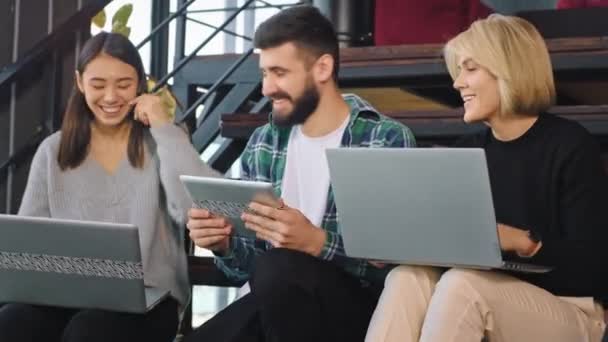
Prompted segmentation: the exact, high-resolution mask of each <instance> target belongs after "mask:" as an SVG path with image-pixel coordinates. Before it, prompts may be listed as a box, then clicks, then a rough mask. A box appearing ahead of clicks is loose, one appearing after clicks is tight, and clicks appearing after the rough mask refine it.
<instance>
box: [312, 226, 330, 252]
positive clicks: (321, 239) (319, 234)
mask: <svg viewBox="0 0 608 342" xmlns="http://www.w3.org/2000/svg"><path fill="white" fill-rule="evenodd" d="M316 229H317V230H316V231H315V234H314V237H315V238H314V241H315V243H314V244H313V248H312V250H311V253H310V254H312V255H313V256H315V257H318V256H320V255H321V252H322V251H323V247H324V246H325V241H327V232H326V231H325V230H324V229H321V228H316Z"/></svg>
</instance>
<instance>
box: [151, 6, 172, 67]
mask: <svg viewBox="0 0 608 342" xmlns="http://www.w3.org/2000/svg"><path fill="white" fill-rule="evenodd" d="M167 17H169V1H166V0H154V1H153V2H152V27H158V26H159V25H160V24H161V23H162V22H163V18H167ZM168 46H169V28H168V27H167V26H164V27H163V28H162V29H161V30H160V31H159V32H158V34H156V36H154V37H153V38H152V41H151V43H150V74H152V75H154V76H155V77H157V78H159V77H162V76H163V75H165V74H166V73H167V64H168V58H169V51H168V50H169V49H168Z"/></svg>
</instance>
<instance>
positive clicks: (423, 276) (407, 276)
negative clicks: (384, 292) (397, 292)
mask: <svg viewBox="0 0 608 342" xmlns="http://www.w3.org/2000/svg"><path fill="white" fill-rule="evenodd" d="M440 274H441V271H440V270H439V269H438V268H435V267H426V266H409V265H402V266H397V267H395V268H394V269H392V270H391V271H390V272H389V273H388V275H387V276H386V279H385V281H384V287H385V288H387V287H397V288H402V289H403V290H405V291H407V290H409V289H411V288H412V287H420V285H421V284H423V285H424V286H428V287H431V288H432V287H434V285H435V284H436V283H437V281H438V279H439V276H440Z"/></svg>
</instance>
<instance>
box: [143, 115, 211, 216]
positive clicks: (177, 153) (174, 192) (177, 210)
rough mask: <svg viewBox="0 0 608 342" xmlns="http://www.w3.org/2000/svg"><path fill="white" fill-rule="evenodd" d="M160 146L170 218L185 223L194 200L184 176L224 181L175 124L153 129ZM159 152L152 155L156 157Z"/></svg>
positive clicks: (160, 165) (157, 147)
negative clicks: (181, 180) (187, 189)
mask: <svg viewBox="0 0 608 342" xmlns="http://www.w3.org/2000/svg"><path fill="white" fill-rule="evenodd" d="M150 132H151V134H152V136H153V138H154V140H155V142H156V154H157V156H158V161H155V163H158V165H159V174H160V180H161V184H162V186H163V188H164V191H165V194H166V197H167V207H168V209H169V214H170V215H171V217H172V218H173V219H174V220H175V221H176V222H179V223H180V224H181V223H184V224H185V222H186V220H187V211H188V209H189V208H191V207H192V200H191V199H190V196H189V195H188V193H187V192H186V190H185V189H184V186H183V185H182V183H181V182H180V180H179V176H180V175H191V176H203V177H221V176H222V175H221V174H219V173H218V172H217V171H215V170H213V169H212V168H211V167H209V166H208V165H207V164H206V163H204V162H203V161H202V160H201V159H200V155H199V153H198V152H197V151H196V150H195V149H194V146H192V144H191V143H190V139H189V137H188V135H187V134H186V132H185V131H184V130H183V129H181V128H180V127H178V126H176V125H174V124H164V125H161V126H158V127H152V128H150ZM154 153H155V152H154V151H152V154H154Z"/></svg>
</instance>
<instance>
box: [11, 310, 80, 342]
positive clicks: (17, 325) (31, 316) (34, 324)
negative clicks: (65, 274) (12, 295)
mask: <svg viewBox="0 0 608 342" xmlns="http://www.w3.org/2000/svg"><path fill="white" fill-rule="evenodd" d="M68 315H69V313H68V312H67V310H64V309H57V308H52V307H44V306H34V305H28V304H5V305H3V306H2V307H0V341H33V340H40V339H49V340H53V339H57V338H58V337H59V336H61V332H62V331H63V328H64V326H65V324H66V322H67V319H68Z"/></svg>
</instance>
